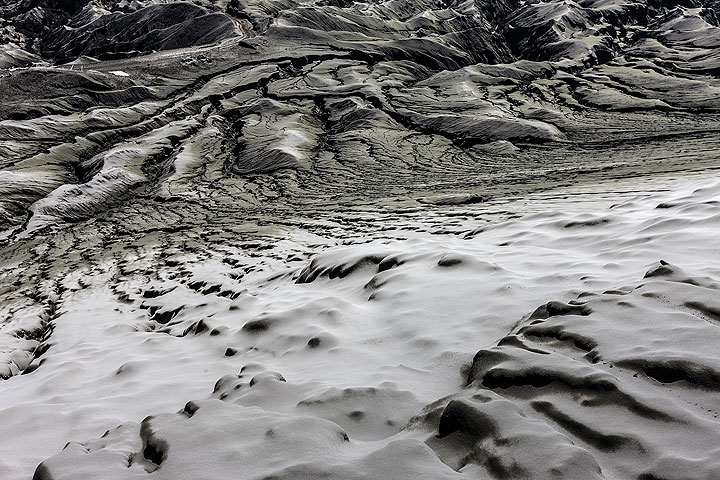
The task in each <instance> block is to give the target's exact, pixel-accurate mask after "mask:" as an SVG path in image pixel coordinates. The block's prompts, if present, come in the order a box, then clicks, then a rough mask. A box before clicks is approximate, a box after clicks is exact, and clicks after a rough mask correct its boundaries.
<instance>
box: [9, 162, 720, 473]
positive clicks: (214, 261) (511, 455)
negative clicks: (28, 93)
mask: <svg viewBox="0 0 720 480" xmlns="http://www.w3.org/2000/svg"><path fill="white" fill-rule="evenodd" d="M581 190H584V191H581ZM633 190H635V191H633ZM637 190H639V191H637ZM719 205H720V182H718V181H717V180H716V179H715V178H714V177H713V176H712V175H711V174H706V175H688V176H686V177H679V178H656V179H653V180H645V181H644V183H643V184H642V187H641V188H638V187H637V183H635V184H630V183H629V182H626V183H622V182H620V183H616V184H604V185H599V186H596V187H595V188H590V187H585V188H584V189H575V191H572V190H570V189H568V191H565V192H563V191H556V192H551V193H547V194H539V195H535V196H530V197H526V198H523V199H518V200H515V201H506V202H495V203H489V204H486V205H476V206H471V207H467V206H462V207H452V208H450V209H445V210H438V211H437V213H436V215H437V217H436V218H435V220H436V223H435V224H436V225H440V224H445V225H447V226H448V227H449V228H450V227H452V228H453V229H454V230H455V232H456V233H441V232H437V231H436V232H435V233H431V232H429V231H428V224H427V222H426V223H425V225H423V223H422V222H421V221H419V220H417V219H414V218H412V216H410V215H408V216H407V217H406V218H403V217H399V218H396V220H395V225H396V226H397V229H396V230H392V231H387V232H384V233H383V232H378V233H376V234H374V237H375V238H376V239H375V240H371V241H369V242H365V243H359V244H351V245H338V243H339V240H340V238H342V236H343V235H338V237H336V238H332V237H331V236H328V237H325V238H321V237H317V236H312V235H309V234H308V233H306V232H305V233H304V232H303V231H302V230H301V229H293V228H289V229H288V230H287V233H286V234H285V236H286V240H283V241H280V242H278V243H277V244H275V245H274V246H270V249H269V250H265V253H264V254H263V255H261V256H256V257H255V258H252V257H248V256H246V255H244V254H243V252H244V251H245V252H247V250H246V249H245V250H243V249H242V248H237V249H235V250H234V251H233V252H232V253H230V250H232V249H230V250H227V251H226V252H225V253H224V254H223V255H218V254H215V253H212V252H205V253H209V255H207V256H205V257H204V258H203V259H198V258H193V256H192V255H190V256H188V254H185V255H183V254H181V253H179V252H175V253H172V252H170V251H167V250H164V247H163V245H161V244H158V245H153V244H152V243H151V242H146V245H145V247H144V248H142V249H141V250H138V251H137V256H134V257H130V258H118V259H115V260H109V261H107V262H106V263H104V264H101V265H97V266H94V267H88V269H89V270H88V271H82V270H79V271H78V272H76V273H75V274H70V275H68V276H67V277H66V278H65V279H64V280H62V281H61V282H60V284H59V286H58V288H60V289H62V290H63V291H64V294H63V301H62V304H59V305H56V306H55V307H54V308H55V311H54V312H53V318H54V319H55V320H53V322H52V325H53V327H52V335H51V336H50V337H49V338H50V340H48V341H47V342H46V344H47V345H51V346H50V347H49V348H48V349H47V351H46V352H45V353H44V354H43V355H41V356H40V358H39V359H36V360H34V361H33V363H32V364H31V366H30V368H29V369H26V370H25V372H29V371H32V370H34V371H32V373H29V374H25V375H19V376H15V377H12V378H10V379H9V380H7V381H5V382H3V384H2V386H3V405H2V410H1V412H0V413H1V415H2V418H3V422H2V424H1V425H0V434H2V437H3V438H4V441H3V443H2V445H1V446H0V458H2V459H3V460H2V464H1V465H0V468H2V469H3V471H5V472H8V473H7V474H6V476H5V478H10V479H16V478H17V479H20V478H27V477H28V476H29V475H30V474H31V472H32V471H33V469H34V468H35V466H36V465H37V464H38V463H40V462H41V461H42V464H41V465H40V466H39V467H38V468H37V470H36V472H35V476H36V478H37V479H50V478H52V479H55V480H58V479H77V478H98V479H100V478H114V479H123V478H144V476H146V475H147V474H148V472H152V475H153V476H155V477H157V478H168V479H171V478H172V479H179V478H192V479H202V478H207V479H211V478H212V479H217V478H247V479H251V478H288V479H290V478H292V479H297V478H308V479H310V478H393V479H395V478H398V479H399V478H408V479H409V478H531V479H541V478H566V479H579V478H588V479H590V478H608V479H626V478H643V479H653V478H663V479H678V480H679V479H688V478H693V479H694V478H697V479H711V478H716V477H717V476H718V475H720V463H719V462H718V460H717V458H718V451H717V449H718V445H720V430H719V429H718V424H719V422H718V418H717V415H718V413H719V412H720V402H719V401H718V397H717V390H718V388H720V363H719V362H718V360H717V358H716V355H715V351H716V348H715V347H716V345H717V343H718V340H719V339H720V338H718V335H720V334H719V333H718V332H719V331H718V328H719V325H720V323H718V322H720V303H718V298H717V297H718V290H719V289H720V263H719V262H718V258H720V248H719V247H718V246H717V245H718V244H717V242H716V241H715V239H716V238H717V237H718V235H719V234H720V207H719ZM453 213H454V214H455V215H452V214H453ZM458 214H462V216H461V217H458ZM508 217H509V218H508ZM427 218H429V217H427V216H426V220H427ZM411 228H412V229H411ZM430 228H432V229H434V230H437V227H434V226H430ZM458 232H459V233H458ZM317 249H321V250H323V251H322V252H321V253H319V254H317V255H311V256H310V258H309V260H304V257H306V256H307V255H309V254H310V252H311V251H313V250H317ZM293 252H295V253H293ZM292 255H294V256H295V258H294V259H290V260H289V261H288V260H287V259H288V258H289V256H292ZM158 258H172V259H174V261H175V262H178V263H177V265H180V266H177V265H175V266H173V265H172V264H171V265H168V264H164V265H163V264H158V263H156V262H157V259H158ZM273 258H279V259H280V258H282V259H284V260H282V261H281V260H273ZM143 265H147V266H148V267H150V266H152V268H153V271H155V272H157V275H155V274H152V275H149V274H148V270H146V268H145V267H143ZM151 277H153V278H152V279H151ZM3 342H7V338H6V337H3ZM36 367H37V368H36ZM175 412H177V413H175ZM106 431H109V433H105V432H106ZM67 442H70V443H69V444H67V445H66V443H67ZM48 457H49V458H48ZM43 460H44V461H43Z"/></svg>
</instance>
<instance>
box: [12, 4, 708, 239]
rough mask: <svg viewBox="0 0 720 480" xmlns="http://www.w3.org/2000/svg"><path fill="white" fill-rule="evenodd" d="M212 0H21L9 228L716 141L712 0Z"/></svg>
mask: <svg viewBox="0 0 720 480" xmlns="http://www.w3.org/2000/svg"><path fill="white" fill-rule="evenodd" d="M200 4H201V5H194V4H189V3H181V2H162V3H154V2H137V1H135V2H129V3H128V2H109V1H108V2H95V1H93V2H82V1H80V2H75V3H72V2H71V3H66V2H56V3H55V2H48V1H39V0H37V1H30V0H27V1H25V2H6V3H3V4H2V13H1V15H2V17H3V19H4V20H3V21H4V26H3V27H2V28H3V32H4V33H3V35H4V37H5V40H4V41H5V42H14V43H6V46H5V48H4V50H5V53H4V54H3V57H2V65H3V67H4V69H3V73H2V77H1V78H0V92H2V93H1V94H0V95H1V99H0V100H1V101H2V105H3V109H2V111H0V169H1V170H0V178H2V179H3V186H2V193H3V196H2V199H1V200H0V207H1V208H0V224H1V225H2V227H3V229H5V230H6V235H16V234H19V233H20V232H21V231H23V230H25V229H26V228H27V227H28V226H30V229H31V230H33V229H36V228H40V227H42V226H45V225H47V224H57V223H62V222H77V221H80V220H83V219H87V218H92V217H93V216H94V215H95V213H94V212H104V211H107V209H108V208H124V206H127V207H129V208H132V204H133V202H135V201H137V199H138V198H139V197H143V198H144V199H143V200H140V201H141V203H142V204H143V205H147V204H148V202H150V203H151V208H158V209H160V210H163V209H165V208H166V206H165V205H163V203H162V202H163V201H165V200H167V199H168V198H170V199H172V198H180V197H183V198H187V197H188V196H192V197H197V196H201V197H202V196H206V195H207V194H206V192H207V190H206V189H207V188H208V185H209V184H212V191H213V192H222V194H221V195H217V194H215V195H211V197H212V198H213V200H209V201H217V202H220V203H223V204H227V205H228V207H229V208H232V209H235V208H238V206H240V205H242V206H243V207H245V206H254V207H259V206H261V205H262V206H263V208H268V205H269V204H272V207H273V208H275V207H277V208H280V209H282V208H285V207H286V206H287V205H288V204H289V203H293V202H297V203H298V204H300V205H302V206H303V208H310V207H311V206H312V208H315V207H322V206H323V205H326V204H327V200H328V199H337V200H339V201H348V202H358V201H362V202H367V201H369V202H380V203H383V202H386V201H387V200H388V198H389V197H391V198H403V199H405V198H407V199H409V201H411V202H414V201H415V200H416V199H418V198H425V197H432V196H433V195H434V194H436V193H437V192H443V193H450V194H453V195H455V194H460V195H461V196H462V195H466V196H468V197H472V198H483V197H487V196H488V195H492V194H495V193H502V192H503V191H511V192H518V191H525V190H529V189H535V188H542V186H543V185H547V184H556V183H561V182H565V181H567V180H568V179H574V178H578V177H579V178H588V179H595V178H598V177H609V176H612V177H621V176H628V175H634V174H637V173H640V172H646V171H661V170H663V171H664V170H674V169H682V168H688V167H690V168H696V167H704V166H708V165H715V163H716V158H715V156H714V155H710V153H711V152H715V151H717V150H718V147H719V146H718V136H717V135H716V132H717V130H718V118H720V117H719V116H718V115H719V113H718V109H719V108H720V83H719V82H720V81H719V80H718V78H717V74H718V70H717V65H718V62H717V60H718V55H719V53H718V48H720V47H719V45H720V44H719V41H720V40H719V38H720V28H719V27H718V22H717V15H716V12H715V8H714V4H712V3H707V4H704V3H692V2H690V3H687V2H686V3H683V4H677V5H676V4H667V3H663V4H661V3H656V2H652V1H647V2H624V1H621V0H617V1H602V2H581V3H576V2H565V1H556V2H526V3H523V4H522V5H520V4H517V3H515V2H512V1H499V0H498V1H493V2H472V1H468V2H446V3H437V2H434V1H420V2H416V1H406V0H397V1H392V2H382V3H376V2H370V3H352V2H332V1H324V2H314V1H308V2H291V1H279V0H273V1H264V0H263V1H257V0H255V1H251V0H243V1H239V0H233V1H230V2H214V3H213V2H205V3H203V2H200ZM30 17H32V18H36V17H37V19H39V20H38V22H39V24H37V25H35V24H32V22H30V20H29V18H30ZM28 22H30V23H28ZM216 42H220V43H217V44H215V45H209V46H203V45H205V44H213V43H216ZM180 47H183V48H180ZM177 48H180V49H179V50H178V49H177ZM23 49H24V50H23ZM148 52H155V53H148ZM70 60H72V62H70V63H63V62H67V61H70ZM33 65H34V66H33ZM147 198H149V199H150V200H145V199H147ZM185 206H186V203H183V204H181V205H179V206H172V207H171V208H172V209H173V210H175V209H177V208H181V209H182V208H185ZM218 209H221V207H219V206H213V207H212V208H211V210H213V211H217V210H218ZM187 217H188V218H189V219H192V218H193V215H192V214H190V213H189V214H188V215H187ZM203 221H204V220H203ZM13 232H14V233H13Z"/></svg>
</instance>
